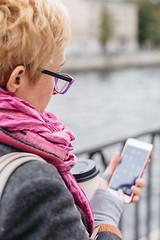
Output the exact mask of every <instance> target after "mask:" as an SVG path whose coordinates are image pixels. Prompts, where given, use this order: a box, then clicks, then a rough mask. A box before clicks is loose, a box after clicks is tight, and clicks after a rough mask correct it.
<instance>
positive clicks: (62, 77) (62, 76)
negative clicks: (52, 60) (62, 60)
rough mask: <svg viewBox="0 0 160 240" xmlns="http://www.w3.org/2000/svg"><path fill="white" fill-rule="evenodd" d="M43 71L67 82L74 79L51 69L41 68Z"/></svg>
mask: <svg viewBox="0 0 160 240" xmlns="http://www.w3.org/2000/svg"><path fill="white" fill-rule="evenodd" d="M41 72H42V73H44V74H47V75H50V76H52V77H55V78H59V79H62V80H64V81H67V82H72V81H73V79H72V78H70V77H66V76H64V75H62V74H59V73H55V72H51V71H49V70H46V69H43V70H41Z"/></svg>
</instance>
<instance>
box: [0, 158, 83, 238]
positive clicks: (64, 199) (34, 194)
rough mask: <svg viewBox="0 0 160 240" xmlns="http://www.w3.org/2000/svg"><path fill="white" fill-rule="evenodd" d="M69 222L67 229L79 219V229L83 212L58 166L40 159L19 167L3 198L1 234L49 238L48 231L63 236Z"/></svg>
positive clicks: (0, 216) (51, 234) (11, 178)
mask: <svg viewBox="0 0 160 240" xmlns="http://www.w3.org/2000/svg"><path fill="white" fill-rule="evenodd" d="M13 219H14V221H13ZM66 222H70V226H66V232H68V229H70V230H71V228H72V226H73V225H74V224H75V222H76V224H75V226H76V228H77V230H79V228H80V226H79V222H80V214H79V213H78V211H77V210H76V208H75V205H74V200H73V197H72V195H71V193H70V192H69V191H68V189H67V187H66V185H65V183H64V181H63V179H62V178H61V176H60V174H59V173H58V171H57V169H56V168H55V167H54V166H52V165H50V164H48V163H43V162H37V161H33V162H28V163H25V164H24V165H22V166H21V167H19V168H18V169H17V170H16V171H15V172H14V173H13V174H12V176H11V177H10V179H9V181H8V183H7V186H6V188H5V191H4V194H3V197H2V199H1V209H0V237H1V236H3V237H4V236H5V238H4V239H10V238H9V236H10V234H12V236H20V235H21V234H22V236H23V234H25V232H28V234H29V235H30V237H29V238H27V239H47V237H46V236H47V235H48V234H49V235H50V236H54V235H55V234H58V235H59V234H60V232H61V230H62V229H61V230H59V228H63V229H65V224H66ZM17 226H18V227H17ZM60 226H61V227H60ZM1 229H3V232H2V231H1ZM62 232H63V233H64V235H65V231H62ZM33 235H35V236H36V237H35V238H34V236H33ZM40 235H41V237H40ZM42 235H43V237H42ZM62 235H63V234H62ZM64 235H63V237H64ZM2 239H3V238H2ZM11 239H16V237H15V238H11ZM22 239H23V237H22ZM49 239H53V238H52V237H50V238H49ZM55 239H60V238H55Z"/></svg>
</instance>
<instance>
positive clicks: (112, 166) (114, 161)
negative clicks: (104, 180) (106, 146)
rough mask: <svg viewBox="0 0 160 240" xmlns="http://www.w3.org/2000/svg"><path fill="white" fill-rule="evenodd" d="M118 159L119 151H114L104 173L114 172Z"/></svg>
mask: <svg viewBox="0 0 160 240" xmlns="http://www.w3.org/2000/svg"><path fill="white" fill-rule="evenodd" d="M119 161H120V153H119V152H115V153H114V155H113V157H112V159H111V161H110V163H109V165H108V167H107V168H106V170H105V172H104V173H105V174H112V173H113V172H114V170H115V168H116V167H117V165H118V163H119Z"/></svg>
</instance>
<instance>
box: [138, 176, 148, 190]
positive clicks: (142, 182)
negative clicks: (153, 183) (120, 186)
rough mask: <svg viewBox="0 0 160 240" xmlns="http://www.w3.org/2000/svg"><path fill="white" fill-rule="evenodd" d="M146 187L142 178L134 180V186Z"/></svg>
mask: <svg viewBox="0 0 160 240" xmlns="http://www.w3.org/2000/svg"><path fill="white" fill-rule="evenodd" d="M145 185H146V181H145V180H144V179H143V178H137V179H136V186H137V187H140V188H143V187H145Z"/></svg>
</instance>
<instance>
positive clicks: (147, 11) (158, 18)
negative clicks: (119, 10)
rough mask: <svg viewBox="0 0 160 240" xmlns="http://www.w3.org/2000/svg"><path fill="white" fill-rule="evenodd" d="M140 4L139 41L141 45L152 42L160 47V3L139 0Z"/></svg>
mask: <svg viewBox="0 0 160 240" xmlns="http://www.w3.org/2000/svg"><path fill="white" fill-rule="evenodd" d="M137 2H138V8H139V11H138V19H139V20H138V41H139V43H140V44H141V45H143V44H144V43H145V42H150V44H151V45H153V46H160V2H159V1H158V0H157V1H154V0H152V1H149V0H137Z"/></svg>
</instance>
